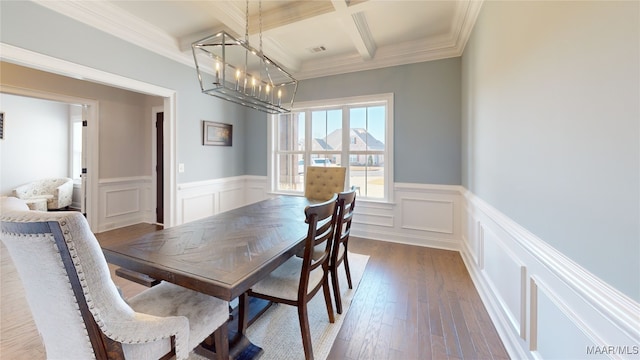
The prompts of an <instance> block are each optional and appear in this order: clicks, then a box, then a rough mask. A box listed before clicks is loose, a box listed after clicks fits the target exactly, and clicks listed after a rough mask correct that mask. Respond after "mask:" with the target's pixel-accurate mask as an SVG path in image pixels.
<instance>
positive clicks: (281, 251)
mask: <svg viewBox="0 0 640 360" xmlns="http://www.w3.org/2000/svg"><path fill="white" fill-rule="evenodd" d="M310 204H312V201H311V200H308V199H307V198H304V197H299V196H280V197H276V198H272V199H268V200H264V201H260V202H257V203H254V204H250V205H246V206H243V207H240V208H236V209H233V210H229V211H226V212H223V213H220V214H216V215H213V216H209V217H206V218H203V219H200V220H196V221H192V222H189V223H185V224H182V225H179V226H175V227H171V228H168V229H164V230H160V231H156V232H153V233H149V234H146V235H144V236H142V237H140V238H137V239H133V240H129V241H125V242H120V243H117V244H112V245H106V246H103V247H102V250H103V252H104V254H105V257H106V259H107V261H108V262H110V263H112V264H115V265H118V266H121V267H123V268H125V269H128V270H130V271H134V272H137V273H140V274H144V275H147V276H148V277H151V278H153V279H157V280H165V281H169V282H171V283H174V284H177V285H180V286H183V287H186V288H189V289H192V290H195V291H199V292H202V293H205V294H209V295H211V296H215V297H218V298H220V299H223V300H227V301H231V300H232V299H235V298H238V297H239V296H240V295H242V294H244V293H245V292H246V291H247V290H248V289H250V288H251V286H252V285H253V284H255V283H256V282H258V281H259V280H260V279H262V278H264V277H265V276H267V275H268V274H269V273H270V272H271V271H273V270H274V269H276V268H277V267H278V266H280V265H281V264H283V263H284V262H285V261H287V259H289V258H290V257H291V256H293V255H294V254H295V253H297V252H298V251H299V250H300V249H302V248H303V247H304V239H305V237H306V235H307V230H308V225H307V224H306V223H305V214H304V209H305V207H306V206H308V205H310ZM240 298H241V299H243V300H244V301H241V302H240V306H239V308H240V312H239V321H238V324H237V328H236V329H237V330H236V332H235V334H233V336H230V337H229V344H230V345H229V346H230V349H229V354H230V355H231V357H233V358H238V359H243V358H251V357H253V356H255V355H259V354H260V353H261V351H262V350H261V349H260V348H258V347H257V346H255V345H253V344H251V343H250V342H249V341H248V339H247V338H246V336H245V330H246V326H247V322H248V321H247V319H248V307H249V304H248V302H247V301H248V300H246V297H245V296H242V297H240Z"/></svg>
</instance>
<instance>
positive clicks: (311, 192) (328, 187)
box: [304, 166, 347, 201]
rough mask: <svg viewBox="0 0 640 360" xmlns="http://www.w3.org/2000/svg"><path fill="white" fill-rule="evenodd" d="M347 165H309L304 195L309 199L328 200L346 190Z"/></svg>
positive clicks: (306, 172)
mask: <svg viewBox="0 0 640 360" xmlns="http://www.w3.org/2000/svg"><path fill="white" fill-rule="evenodd" d="M346 172H347V169H346V168H345V167H324V166H307V169H306V171H305V184H304V196H305V197H306V198H307V199H313V200H320V201H327V200H329V199H331V197H332V196H333V195H334V194H337V193H339V192H342V191H344V180H345V175H346Z"/></svg>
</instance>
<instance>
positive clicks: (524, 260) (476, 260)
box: [100, 176, 640, 359]
mask: <svg viewBox="0 0 640 360" xmlns="http://www.w3.org/2000/svg"><path fill="white" fill-rule="evenodd" d="M151 189H152V184H151V178H146V177H144V178H130V179H109V180H102V181H100V205H101V208H100V209H101V213H100V227H101V229H103V230H107V229H110V228H116V227H120V226H126V225H129V224H133V223H137V222H141V221H147V222H153V221H152V219H153V218H154V217H155V214H154V211H151V209H149V208H150V207H151V206H150V205H148V204H152V203H153V201H154V200H153V199H152V198H150V194H151ZM177 190H178V191H177V202H176V203H177V204H178V208H177V209H176V210H177V219H178V223H179V224H180V223H184V222H188V221H193V220H196V219H199V218H202V217H206V216H210V215H213V214H217V213H219V212H222V211H226V210H229V209H233V208H236V207H239V206H243V205H246V204H250V203H254V202H257V201H260V200H263V199H266V198H268V197H270V196H271V195H272V194H270V193H269V186H268V179H267V177H263V176H239V177H231V178H225V179H216V180H211V181H202V182H193V183H183V184H179V185H178V189H177ZM394 191H395V194H394V195H395V196H394V200H395V201H394V202H393V203H379V202H372V201H364V200H360V201H356V210H355V214H354V220H353V225H352V235H353V236H358V237H363V238H367V239H372V240H383V241H391V242H398V243H404V244H412V245H418V246H427V247H435V248H442V249H450V250H454V251H459V252H460V253H461V256H462V258H463V260H464V262H465V264H466V266H467V269H468V271H469V273H470V275H471V278H472V279H473V282H474V284H475V285H476V288H477V289H478V291H479V293H480V296H481V298H482V300H483V302H484V304H485V306H486V307H487V310H488V311H489V314H490V315H491V318H492V320H493V322H494V324H495V325H496V328H497V329H498V332H499V334H500V336H501V338H502V340H503V342H504V344H505V346H506V348H507V351H508V352H509V354H510V355H511V357H512V358H517V359H527V358H529V359H542V358H563V359H566V358H580V359H582V358H589V359H591V358H593V359H597V358H629V357H633V356H636V358H637V355H633V354H629V355H628V356H625V355H624V352H625V351H627V352H634V351H638V346H639V345H640V319H639V315H638V314H640V304H638V303H637V302H635V301H633V300H632V299H630V298H628V297H627V296H625V295H624V294H622V293H620V292H619V291H617V290H615V289H614V288H612V287H611V286H610V285H608V284H607V283H605V282H603V281H602V280H600V279H598V278H596V277H595V276H593V275H592V274H590V273H589V272H587V271H586V270H585V269H583V268H582V267H580V266H579V265H577V264H576V263H574V262H573V261H571V260H570V259H568V258H567V257H566V256H564V255H563V254H562V253H560V252H558V251H557V250H555V249H554V248H552V247H550V246H549V245H548V244H546V243H545V242H544V241H543V240H541V239H539V238H537V237H535V236H534V235H533V234H531V233H529V232H528V231H527V230H526V229H524V228H522V227H521V226H520V225H518V224H517V223H515V222H514V221H513V220H511V219H509V218H508V217H506V216H505V215H504V214H502V213H500V212H499V211H497V210H496V209H495V208H493V207H492V206H490V205H489V204H487V203H485V202H484V201H483V200H482V199H480V198H478V197H476V196H475V195H474V194H472V193H470V192H468V191H467V190H466V189H464V188H463V187H460V186H446V185H425V184H404V183H402V184H395V186H394ZM590 346H592V347H591V348H588V347H590ZM605 346H614V347H617V348H616V349H615V351H614V352H615V354H609V355H608V356H607V355H605V356H602V355H598V353H593V352H594V350H599V353H600V354H601V353H602V349H603V347H605ZM594 347H598V348H597V349H596V348H594ZM609 350H610V349H609V348H607V349H605V351H609ZM588 351H591V352H592V354H589V353H588ZM621 353H622V354H621Z"/></svg>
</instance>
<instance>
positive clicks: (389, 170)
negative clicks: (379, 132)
mask: <svg viewBox="0 0 640 360" xmlns="http://www.w3.org/2000/svg"><path fill="white" fill-rule="evenodd" d="M393 99H394V94H393V93H384V94H374V95H364V96H353V97H344V98H337V99H327V100H314V101H303V102H297V103H295V104H294V107H293V109H292V110H291V112H292V113H294V112H306V114H305V142H306V141H308V140H307V139H311V125H310V124H311V112H313V111H317V110H331V109H342V121H343V123H342V128H343V129H345V124H346V125H347V126H348V125H349V123H348V120H347V119H349V111H350V109H351V108H353V107H358V106H372V105H373V106H375V105H377V104H384V105H385V111H386V114H385V115H386V122H385V139H384V144H385V150H384V155H383V156H384V158H385V165H384V180H385V181H384V197H383V198H366V197H362V198H361V199H360V200H362V201H370V202H379V203H392V202H393V197H394V193H393V189H394V179H393V173H394V172H393V159H394V158H393V149H394V148H393V128H394V118H393V114H394V104H393ZM278 116H279V115H270V116H269V118H268V127H267V132H268V141H267V146H268V149H269V156H268V159H267V177H268V181H269V189H270V193H272V194H284V195H302V194H303V192H302V191H287V190H279V189H278V179H277V178H276V176H275V175H276V174H277V171H276V168H275V167H276V165H277V159H276V158H277V157H278V156H280V155H282V154H283V152H280V151H279V150H278V149H277V148H276V147H277V144H278V141H277V136H278V128H277V127H278ZM347 129H348V127H347ZM342 136H343V141H342V142H343V145H344V144H346V145H347V146H342V150H340V151H337V152H334V151H331V152H327V154H329V153H331V154H333V153H338V154H340V157H341V159H342V160H346V161H347V164H349V159H350V155H352V154H353V153H354V152H353V151H350V149H349V148H350V146H348V145H350V142H351V139H350V138H349V131H343V132H342ZM345 141H346V143H345ZM307 144H308V143H305V149H304V150H302V151H300V150H295V151H286V152H284V153H303V158H304V162H305V164H309V163H310V160H311V154H315V153H318V151H313V149H311V148H309V146H307ZM322 153H324V152H322ZM343 163H344V161H343ZM346 168H347V174H346V176H347V182H350V167H349V166H346Z"/></svg>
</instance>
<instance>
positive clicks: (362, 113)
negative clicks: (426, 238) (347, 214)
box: [269, 94, 393, 201]
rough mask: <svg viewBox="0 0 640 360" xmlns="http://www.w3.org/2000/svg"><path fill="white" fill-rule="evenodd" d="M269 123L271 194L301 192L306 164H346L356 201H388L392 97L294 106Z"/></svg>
mask: <svg viewBox="0 0 640 360" xmlns="http://www.w3.org/2000/svg"><path fill="white" fill-rule="evenodd" d="M271 124H272V126H271V127H270V131H271V136H270V137H269V138H270V143H271V145H270V148H271V149H272V156H271V157H270V165H269V169H270V173H269V175H270V180H271V187H272V191H273V192H275V193H291V194H302V193H303V192H304V169H305V167H306V166H307V164H309V165H311V166H345V167H346V168H347V179H346V182H347V188H350V187H355V188H356V190H357V192H358V197H359V198H360V199H365V200H371V201H391V198H392V185H393V166H392V164H391V161H389V160H390V159H393V156H392V150H393V144H392V139H393V94H383V95H377V96H375V95H374V96H365V97H355V98H345V99H336V100H328V101H326V100H325V101H319V102H305V103H298V104H296V108H295V109H294V110H293V111H292V112H291V113H290V114H283V115H276V116H273V117H272V120H271Z"/></svg>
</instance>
